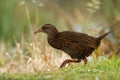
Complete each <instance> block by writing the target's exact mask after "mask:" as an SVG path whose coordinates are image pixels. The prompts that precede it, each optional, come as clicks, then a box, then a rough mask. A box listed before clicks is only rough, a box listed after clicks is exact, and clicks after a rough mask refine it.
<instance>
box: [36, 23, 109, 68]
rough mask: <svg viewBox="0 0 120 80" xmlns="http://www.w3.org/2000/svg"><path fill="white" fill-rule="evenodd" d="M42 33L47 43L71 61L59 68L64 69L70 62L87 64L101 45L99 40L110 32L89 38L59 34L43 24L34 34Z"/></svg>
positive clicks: (76, 34)
mask: <svg viewBox="0 0 120 80" xmlns="http://www.w3.org/2000/svg"><path fill="white" fill-rule="evenodd" d="M38 32H44V33H46V34H47V35H48V37H47V40H48V43H49V44H50V45H51V46H52V47H54V48H56V49H60V50H63V51H64V52H65V53H67V54H68V55H69V56H70V57H71V58H72V59H67V60H65V61H64V62H63V63H62V64H61V66H60V68H62V67H65V65H66V64H68V63H70V62H74V63H78V62H80V61H81V60H83V61H84V63H85V64H86V63H87V59H86V57H88V56H89V55H90V54H91V53H92V52H93V51H94V50H95V49H97V48H98V47H99V45H100V43H101V40H102V39H103V38H104V37H105V36H106V35H108V34H109V33H110V32H108V33H105V34H103V35H102V36H100V37H93V36H89V35H87V34H84V33H79V32H74V31H63V32H59V31H58V30H57V29H56V28H55V27H54V26H53V25H51V24H45V25H43V26H42V28H40V29H38V30H37V31H36V32H35V34H36V33H38Z"/></svg>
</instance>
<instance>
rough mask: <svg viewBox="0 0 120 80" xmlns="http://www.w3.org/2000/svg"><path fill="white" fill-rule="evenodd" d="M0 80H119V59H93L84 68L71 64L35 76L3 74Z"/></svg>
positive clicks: (81, 65) (80, 65)
mask: <svg viewBox="0 0 120 80" xmlns="http://www.w3.org/2000/svg"><path fill="white" fill-rule="evenodd" d="M0 80H120V59H118V58H115V57H112V58H111V59H107V58H102V59H101V60H98V59H95V60H94V61H93V62H89V63H88V64H87V65H86V66H84V65H83V64H81V63H80V64H77V65H75V66H73V64H72V65H70V66H68V67H66V68H63V69H57V70H53V71H48V72H41V73H35V74H32V73H30V74H10V73H9V74H8V73H4V74H1V75H0Z"/></svg>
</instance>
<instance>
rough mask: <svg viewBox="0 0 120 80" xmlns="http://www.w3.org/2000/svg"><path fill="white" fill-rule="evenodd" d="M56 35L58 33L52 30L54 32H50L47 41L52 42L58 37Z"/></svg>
mask: <svg viewBox="0 0 120 80" xmlns="http://www.w3.org/2000/svg"><path fill="white" fill-rule="evenodd" d="M58 33H59V32H58V31H57V30H54V31H52V32H50V33H49V34H48V40H53V39H54V38H55V37H56V36H57V35H58Z"/></svg>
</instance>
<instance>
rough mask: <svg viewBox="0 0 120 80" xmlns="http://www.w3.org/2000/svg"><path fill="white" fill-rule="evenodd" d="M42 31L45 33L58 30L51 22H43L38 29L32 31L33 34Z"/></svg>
mask: <svg viewBox="0 0 120 80" xmlns="http://www.w3.org/2000/svg"><path fill="white" fill-rule="evenodd" d="M39 32H44V33H47V34H51V33H55V32H58V31H57V29H56V28H55V27H54V26H53V25H52V24H45V25H43V26H42V27H41V28H40V29H38V30H37V31H35V32H34V34H36V33H39Z"/></svg>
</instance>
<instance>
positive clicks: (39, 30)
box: [34, 29, 43, 34]
mask: <svg viewBox="0 0 120 80" xmlns="http://www.w3.org/2000/svg"><path fill="white" fill-rule="evenodd" d="M39 32H43V30H42V29H38V30H37V31H35V32H34V34H36V33H39Z"/></svg>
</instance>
